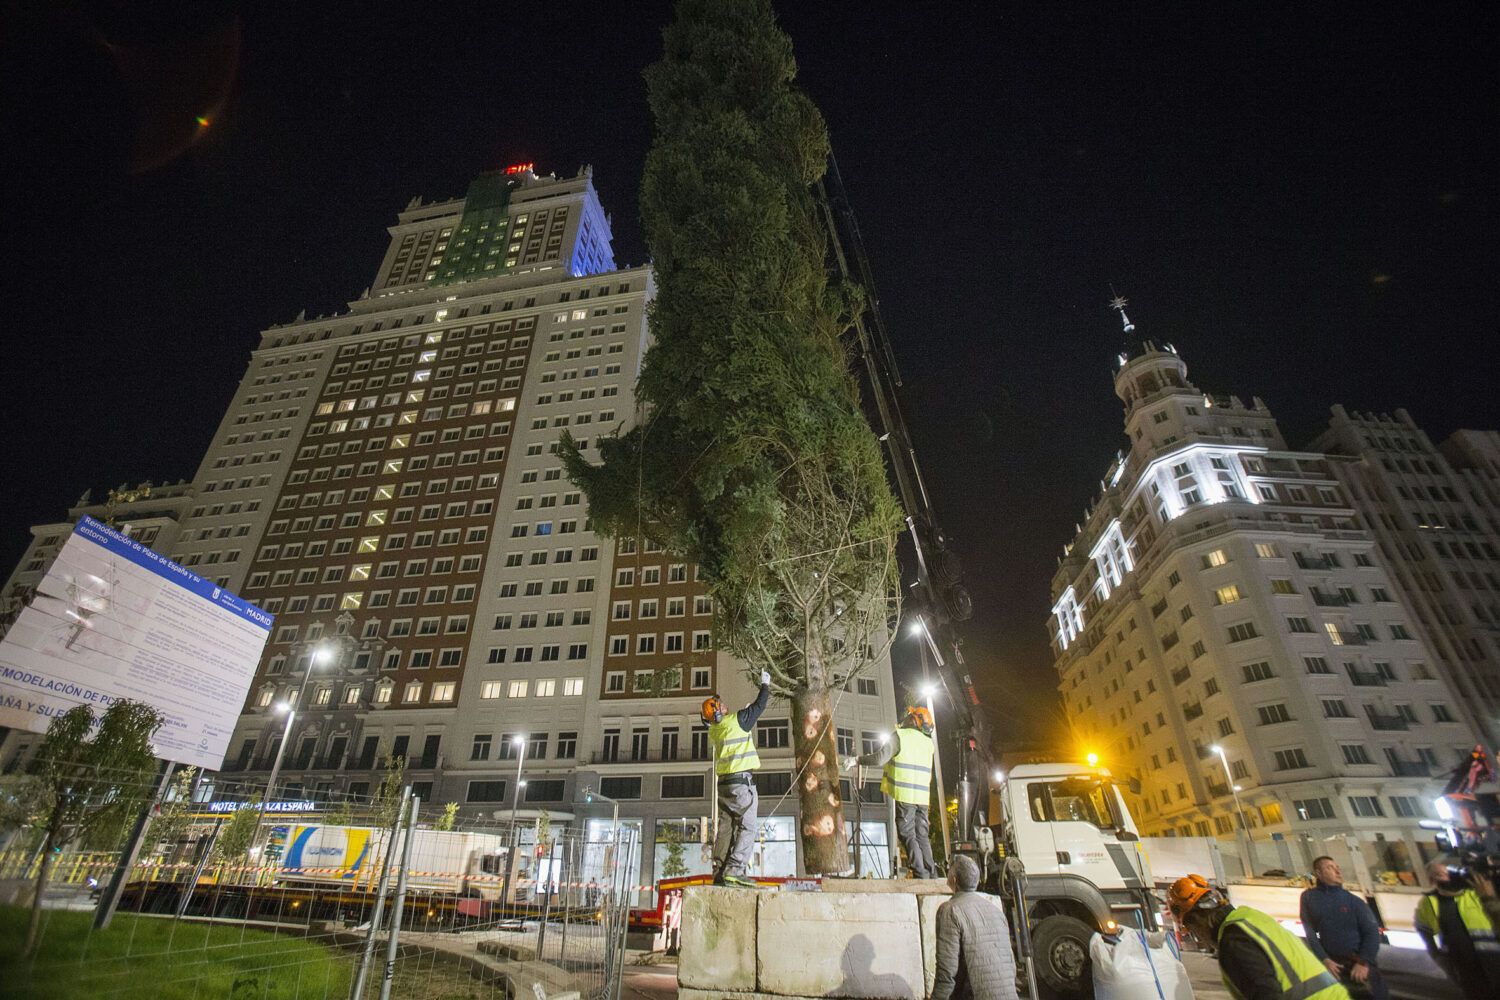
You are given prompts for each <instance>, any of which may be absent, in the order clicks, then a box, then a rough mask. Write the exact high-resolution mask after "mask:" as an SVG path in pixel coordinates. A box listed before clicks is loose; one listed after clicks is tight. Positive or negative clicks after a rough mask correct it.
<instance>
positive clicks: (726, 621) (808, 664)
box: [561, 0, 901, 872]
mask: <svg viewBox="0 0 1500 1000" xmlns="http://www.w3.org/2000/svg"><path fill="white" fill-rule="evenodd" d="M795 76H796V63H795V61H794V60H793V58H792V48H791V41H790V40H789V39H788V38H787V36H786V35H785V34H784V33H782V32H781V30H780V29H779V28H778V27H777V25H776V21H775V17H774V15H773V13H772V10H771V5H770V3H769V2H768V0H681V2H680V3H679V4H678V6H677V11H676V18H675V20H674V21H673V23H672V24H671V25H670V26H669V27H668V28H667V29H666V31H665V32H664V53H663V56H662V58H661V60H660V61H658V62H657V63H655V64H653V65H652V66H651V67H650V68H648V69H647V70H646V89H647V98H648V101H649V103H650V107H651V112H652V115H653V117H654V119H655V126H656V127H655V135H654V139H653V144H652V147H651V150H650V152H649V154H648V155H647V159H646V166H645V172H644V175H643V179H642V184H641V199H640V200H641V216H642V222H643V225H644V228H645V233H646V239H647V243H648V246H649V248H650V251H651V258H652V267H653V271H654V274H655V280H656V296H655V298H654V300H653V303H652V306H651V312H650V317H649V319H650V325H651V334H652V344H651V347H650V348H649V350H648V351H647V353H646V356H645V359H644V362H643V366H642V370H641V373H640V377H639V381H638V383H637V386H636V396H637V400H638V402H639V406H640V412H639V414H638V420H637V423H636V426H635V427H634V428H633V429H632V430H630V431H628V432H627V433H624V434H621V435H618V436H615V437H610V438H604V439H602V440H601V441H600V442H599V449H600V457H601V459H602V461H601V462H600V464H598V465H591V464H589V463H588V462H587V461H585V460H584V459H583V457H582V456H581V455H580V454H579V451H578V449H577V448H576V447H574V444H573V442H572V439H571V438H569V437H567V436H564V439H563V446H562V449H561V450H562V455H563V459H564V462H565V464H566V466H567V469H568V474H569V476H570V478H571V479H572V480H573V482H574V483H576V484H577V485H578V486H579V487H580V488H581V489H582V490H583V492H584V493H585V494H587V496H588V500H589V510H590V514H591V517H592V519H593V521H594V525H595V527H596V529H597V530H600V531H603V532H605V533H607V534H611V535H616V536H636V537H644V538H647V539H650V540H652V541H655V542H658V543H660V544H661V545H662V546H664V547H665V548H666V549H668V550H669V551H671V552H673V553H675V554H677V555H679V556H682V557H685V558H687V559H691V560H692V561H694V562H696V563H697V564H698V566H699V567H700V569H701V570H702V573H703V577H704V580H705V581H706V583H707V586H708V589H709V592H710V594H711V595H712V597H713V598H714V607H715V616H716V620H715V632H716V636H717V640H718V645H719V646H720V648H723V649H726V650H728V651H729V652H731V653H733V654H735V655H736V656H738V657H740V658H742V659H743V660H745V661H747V663H749V664H750V671H749V672H750V673H751V674H752V675H754V674H756V673H758V672H759V671H760V670H761V669H762V668H764V669H766V670H769V671H770V673H771V676H772V683H773V687H774V688H775V690H776V691H777V693H779V694H782V695H790V696H791V698H792V702H793V715H794V720H795V721H794V725H793V735H794V749H795V752H796V755H797V761H798V764H799V769H798V772H797V778H796V780H795V781H794V787H795V788H796V790H797V794H798V796H799V805H800V813H801V828H802V835H803V847H804V850H803V856H804V859H805V860H806V862H807V867H808V870H809V871H817V872H829V871H841V870H844V868H846V867H847V852H846V850H845V846H844V826H843V812H842V809H841V806H840V803H839V794H838V773H837V754H836V752H835V746H834V735H833V732H832V702H831V700H830V698H829V692H830V690H831V689H834V688H836V687H838V686H839V685H841V684H847V683H848V682H849V681H850V680H851V679H852V678H853V677H854V676H855V675H856V674H857V673H859V671H860V670H862V669H864V668H865V667H867V666H868V665H869V664H871V663H873V662H875V661H876V660H877V659H879V658H880V657H881V656H883V655H884V653H885V651H886V649H887V647H888V645H889V636H890V630H889V627H888V626H889V623H890V621H891V620H892V619H893V618H894V616H895V614H896V611H897V608H896V602H897V598H898V593H899V589H898V571H897V564H896V537H897V534H898V532H899V530H900V527H901V514H900V508H899V507H898V505H897V504H896V501H895V498H894V497H893V496H892V495H891V492H890V487H889V485H888V483H887V481H886V475H885V467H884V464H883V461H882V458H881V454H880V445H879V442H878V441H877V440H876V437H875V435H874V433H873V432H872V431H871V429H870V426H869V424H868V422H867V421H866V419H865V417H864V414H863V412H862V411H861V408H860V402H859V387H858V383H857V382H856V380H855V378H854V376H853V374H852V372H851V369H850V364H849V357H848V355H847V353H846V348H845V342H844V334H845V333H846V332H847V331H848V330H849V328H850V326H851V324H852V322H853V319H854V316H855V315H856V313H857V311H858V309H859V308H860V305H861V301H862V300H861V298H860V295H859V292H858V289H857V288H855V287H853V286H850V285H847V284H844V283H838V282H834V281H831V280H830V276H829V268H828V245H827V237H826V235H825V233H824V230H823V228H822V223H821V220H820V216H819V206H818V204H817V202H816V201H815V198H814V193H813V185H814V184H816V182H817V181H818V180H819V179H820V178H821V177H822V175H823V172H824V170H825V168H826V165H827V162H828V153H829V146H828V132H827V129H826V127H825V126H824V123H823V118H822V116H821V115H820V114H819V113H818V109H817V108H816V107H815V106H814V105H813V103H812V102H811V101H810V100H809V99H808V98H807V96H806V95H805V94H803V93H802V92H801V91H799V90H798V89H796V87H795V86H793V79H794V77H795Z"/></svg>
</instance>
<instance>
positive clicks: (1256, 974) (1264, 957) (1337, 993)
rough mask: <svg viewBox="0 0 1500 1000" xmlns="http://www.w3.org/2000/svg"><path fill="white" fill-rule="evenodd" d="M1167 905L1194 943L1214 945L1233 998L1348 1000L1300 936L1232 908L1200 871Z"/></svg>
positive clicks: (1170, 893)
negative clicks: (1193, 939)
mask: <svg viewBox="0 0 1500 1000" xmlns="http://www.w3.org/2000/svg"><path fill="white" fill-rule="evenodd" d="M1167 905H1168V906H1169V907H1170V908H1171V910H1172V916H1174V917H1176V918H1177V922H1178V923H1179V924H1181V925H1182V926H1183V927H1184V928H1185V929H1186V930H1187V932H1188V933H1189V934H1191V935H1193V937H1195V938H1196V939H1197V940H1198V943H1199V944H1201V945H1204V946H1206V947H1210V948H1213V949H1215V950H1216V951H1217V952H1218V956H1219V975H1220V977H1221V978H1222V979H1223V980H1224V987H1225V989H1227V990H1229V992H1230V994H1231V995H1233V996H1234V998H1235V1000H1349V991H1348V990H1347V989H1345V988H1344V985H1343V984H1342V983H1340V982H1339V981H1338V978H1337V977H1335V976H1334V974H1333V973H1331V972H1329V971H1328V970H1327V969H1326V968H1325V967H1324V966H1323V963H1322V962H1320V961H1318V958H1317V956H1316V955H1314V954H1313V953H1312V952H1311V951H1310V950H1309V949H1308V947H1307V945H1305V944H1303V943H1302V939H1301V938H1299V937H1297V936H1296V935H1295V934H1293V933H1292V932H1291V931H1289V930H1287V929H1286V928H1285V927H1282V926H1281V925H1280V924H1279V923H1277V922H1276V921H1275V920H1274V919H1273V918H1272V917H1270V916H1268V915H1267V914H1265V913H1262V912H1261V911H1260V910H1256V909H1252V908H1251V907H1248V906H1230V905H1229V900H1228V899H1227V898H1226V897H1225V896H1224V894H1223V893H1221V892H1220V891H1219V890H1217V889H1215V888H1214V887H1213V886H1211V885H1209V883H1208V879H1206V878H1204V877H1203V876H1202V875H1186V876H1183V877H1182V878H1180V879H1178V880H1177V881H1176V882H1173V883H1172V887H1171V888H1170V889H1169V890H1167Z"/></svg>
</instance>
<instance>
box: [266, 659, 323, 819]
mask: <svg viewBox="0 0 1500 1000" xmlns="http://www.w3.org/2000/svg"><path fill="white" fill-rule="evenodd" d="M333 653H334V651H333V649H332V648H330V647H329V646H328V645H327V644H326V643H325V644H323V645H320V646H318V647H316V648H315V649H313V651H312V655H311V656H310V657H308V662H307V672H306V673H305V674H303V675H302V684H301V685H300V686H299V687H298V688H297V693H296V694H289V695H288V696H287V698H286V700H285V701H279V702H277V703H276V704H275V705H274V706H272V711H274V712H276V713H278V714H280V713H282V712H285V713H286V725H285V726H284V727H282V730H281V742H280V743H279V744H278V745H277V747H276V759H275V760H274V761H273V762H272V763H271V776H270V777H269V778H267V779H266V794H265V797H264V798H262V799H261V800H260V810H259V811H258V812H257V813H256V815H255V836H254V837H252V838H251V839H252V840H256V839H259V837H260V825H261V823H262V822H264V821H265V818H266V804H267V803H268V802H270V801H271V797H272V796H273V795H274V794H275V792H276V779H277V778H278V777H280V776H281V761H282V759H283V758H284V757H285V756H286V745H287V744H288V743H290V742H291V741H292V724H293V722H295V721H296V718H297V706H298V705H300V704H302V696H303V695H304V694H306V693H307V682H308V681H310V680H312V675H313V671H314V670H316V669H317V668H318V666H319V665H320V664H323V663H328V662H330V661H331V660H332V659H333Z"/></svg>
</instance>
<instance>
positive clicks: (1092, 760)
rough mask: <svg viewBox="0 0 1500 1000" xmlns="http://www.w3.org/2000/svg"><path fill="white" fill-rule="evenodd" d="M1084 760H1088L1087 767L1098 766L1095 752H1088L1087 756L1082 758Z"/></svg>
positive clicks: (1097, 757)
mask: <svg viewBox="0 0 1500 1000" xmlns="http://www.w3.org/2000/svg"><path fill="white" fill-rule="evenodd" d="M1084 760H1086V761H1088V765H1089V767H1098V766H1099V755H1098V754H1096V753H1091V754H1089V755H1088V756H1087V757H1085V758H1084Z"/></svg>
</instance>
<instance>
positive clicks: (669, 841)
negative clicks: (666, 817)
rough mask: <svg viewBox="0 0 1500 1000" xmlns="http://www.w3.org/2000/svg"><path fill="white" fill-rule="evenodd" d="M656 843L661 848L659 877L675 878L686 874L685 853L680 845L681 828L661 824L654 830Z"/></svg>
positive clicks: (672, 824) (671, 824)
mask: <svg viewBox="0 0 1500 1000" xmlns="http://www.w3.org/2000/svg"><path fill="white" fill-rule="evenodd" d="M656 842H657V843H658V844H660V845H661V846H662V859H661V877H662V878H676V877H678V876H679V875H686V874H687V873H688V866H687V852H686V851H685V850H684V849H683V844H682V827H680V826H678V825H677V824H676V823H670V822H669V823H662V824H660V825H658V826H657V828H656Z"/></svg>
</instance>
